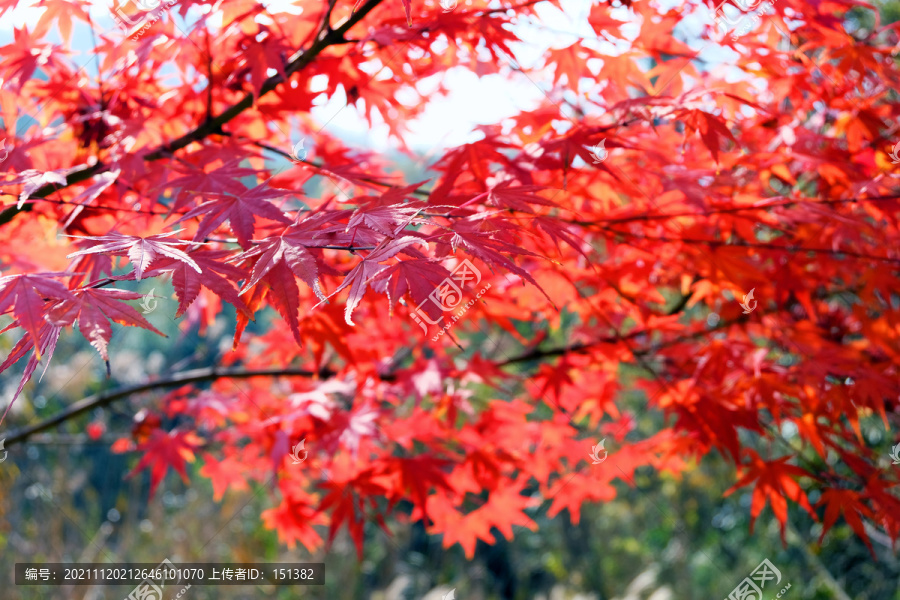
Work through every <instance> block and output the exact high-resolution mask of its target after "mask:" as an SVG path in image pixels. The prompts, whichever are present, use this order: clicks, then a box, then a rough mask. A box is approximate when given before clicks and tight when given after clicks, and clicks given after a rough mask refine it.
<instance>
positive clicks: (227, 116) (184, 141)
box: [0, 0, 382, 227]
mask: <svg viewBox="0 0 900 600" xmlns="http://www.w3.org/2000/svg"><path fill="white" fill-rule="evenodd" d="M381 1H382V0H369V1H368V2H366V3H365V4H364V5H363V6H362V7H361V8H360V9H359V10H358V11H356V12H355V13H353V14H352V15H351V16H350V18H349V19H347V20H346V21H344V23H342V24H341V26H340V27H338V28H337V29H331V28H330V26H328V22H327V19H326V21H325V23H324V24H323V26H322V28H321V30H320V33H321V34H322V35H316V38H315V40H314V41H313V43H312V45H311V46H310V47H309V48H308V49H306V50H300V51H298V52H297V53H296V54H295V55H294V56H293V58H291V60H290V61H288V64H287V65H285V68H284V73H285V75H286V76H287V77H286V78H282V76H281V74H280V73H276V74H275V75H273V76H271V77H269V78H268V79H267V80H266V81H265V83H264V84H263V86H262V88H260V90H259V94H258V95H257V97H256V98H257V99H258V98H261V97H262V96H264V95H265V94H267V93H269V92H271V91H272V90H274V89H275V88H276V87H277V86H278V84H280V83H282V82H283V81H285V80H286V79H287V78H290V76H291V75H293V74H294V73H296V72H297V71H299V70H301V69H303V68H304V67H306V66H307V65H308V64H310V63H311V62H312V61H313V59H315V58H316V56H318V55H319V54H320V53H321V52H322V51H323V50H324V49H325V48H327V47H328V46H331V45H337V44H338V42H342V41H343V40H344V33H346V32H347V31H348V30H349V29H350V28H351V27H353V26H354V25H355V24H356V23H358V22H359V21H361V20H362V19H363V18H364V17H365V16H366V15H367V14H369V13H370V12H371V11H372V10H373V9H374V8H375V7H376V6H378V5H379V4H380V3H381ZM209 84H210V85H212V81H210V82H209ZM253 104H254V94H253V93H252V92H248V93H247V95H245V96H244V98H243V99H242V100H241V101H240V102H238V103H237V104H234V105H232V106H231V107H229V108H228V109H227V110H225V112H223V113H221V114H219V115H218V116H216V117H212V118H210V117H211V115H209V114H207V115H206V117H205V118H204V119H203V122H202V123H201V124H200V125H199V126H197V127H196V128H195V129H193V130H192V131H189V132H188V133H186V134H184V135H183V136H181V137H180V138H178V139H176V140H174V141H172V142H169V143H168V144H164V145H163V146H161V147H159V148H157V149H156V150H154V151H153V152H150V153H148V154H145V155H144V160H146V161H153V160H159V159H161V158H166V157H168V156H170V155H171V154H172V153H174V152H176V151H177V150H181V149H182V148H185V147H186V146H188V145H189V144H191V143H193V142H198V141H200V140H202V139H203V138H205V137H207V136H208V135H210V134H214V133H218V132H219V131H221V127H222V125H224V124H225V123H228V122H229V121H231V120H232V119H234V118H235V117H237V116H238V115H240V114H241V113H242V112H244V111H245V110H247V109H248V108H250V107H251V106H253ZM107 170H108V167H107V166H106V165H104V164H103V163H101V162H99V161H98V162H97V163H95V164H94V165H91V166H90V167H86V168H84V169H81V170H78V171H74V172H73V173H70V174H69V175H67V176H66V184H65V185H62V186H59V185H56V184H47V185H45V186H42V187H40V188H38V189H37V190H35V191H34V192H32V193H31V195H29V197H28V198H27V199H33V198H43V197H45V196H47V195H48V194H50V193H51V192H53V191H54V190H58V189H64V188H66V187H69V186H70V185H73V184H76V183H80V182H82V181H85V180H87V179H90V178H91V177H93V176H94V175H97V174H98V173H103V172H105V171H107ZM31 206H32V205H31V204H25V205H24V206H22V208H18V207H16V206H11V207H9V208H7V209H6V210H4V211H2V212H0V227H2V226H3V225H5V224H6V223H9V222H10V221H12V220H13V219H14V218H15V216H16V215H17V214H19V213H20V212H27V211H30V210H31Z"/></svg>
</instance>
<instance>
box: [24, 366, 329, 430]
mask: <svg viewBox="0 0 900 600" xmlns="http://www.w3.org/2000/svg"><path fill="white" fill-rule="evenodd" d="M333 375H334V372H333V371H331V370H329V369H322V370H320V371H319V372H318V373H317V372H315V371H309V370H306V369H257V370H243V369H241V370H228V369H222V368H220V367H209V368H205V369H193V370H191V371H184V372H182V373H178V374H177V375H173V376H172V377H170V378H168V379H157V380H156V381H148V382H147V383H142V384H139V385H132V386H128V387H123V388H119V389H118V390H115V391H112V392H103V393H100V394H94V395H93V396H88V397H87V398H84V399H83V400H81V401H79V402H76V403H75V404H72V405H71V406H69V407H68V408H67V409H66V410H64V411H62V412H60V413H58V414H56V415H54V416H52V417H50V418H49V419H47V420H45V421H41V422H40V423H37V424H36V425H31V426H29V427H25V428H23V429H19V430H17V431H14V432H13V433H11V434H10V435H9V436H7V437H6V445H7V446H9V445H12V444H16V443H19V442H22V441H24V440H25V439H27V438H28V437H29V436H32V435H34V434H35V433H39V432H41V431H46V430H47V429H50V428H51V427H55V426H56V425H59V424H60V423H63V422H65V421H67V420H69V419H71V418H72V417H75V416H78V415H80V414H82V413H85V412H87V411H90V410H93V409H95V408H99V407H101V406H106V405H107V404H111V403H112V402H115V401H116V400H119V399H120V398H125V397H127V396H131V395H132V394H140V393H143V392H149V391H150V390H155V389H158V388H165V387H176V386H179V385H186V384H189V383H200V382H203V381H214V380H216V379H222V378H229V379H247V378H250V377H319V378H321V379H327V378H329V377H332V376H333Z"/></svg>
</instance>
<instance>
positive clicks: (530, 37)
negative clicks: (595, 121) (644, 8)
mask: <svg viewBox="0 0 900 600" xmlns="http://www.w3.org/2000/svg"><path fill="white" fill-rule="evenodd" d="M144 1H146V2H154V1H157V0H144ZM395 1H399V0H395ZM413 1H415V0H413ZM36 2H37V0H23V1H22V2H21V3H20V4H19V6H18V7H17V8H16V9H15V10H14V11H12V12H8V13H6V14H5V15H3V17H0V43H2V44H6V43H9V42H10V41H11V40H12V27H13V25H16V26H18V27H21V26H22V24H24V23H34V22H36V20H37V18H38V17H39V14H40V13H41V12H42V11H43V10H45V9H43V8H36V7H35V6H34V5H35V4H36ZM591 2H592V0H562V6H563V10H562V11H560V10H559V9H557V8H556V7H555V6H553V5H551V4H550V3H547V2H544V3H540V4H538V5H536V10H537V12H538V18H539V20H540V24H539V25H538V24H536V23H534V22H533V21H532V20H531V19H527V20H526V21H525V22H523V23H522V24H521V25H520V26H519V27H518V28H517V29H516V33H517V35H518V36H519V37H520V38H521V39H523V43H521V44H517V45H516V46H515V47H514V48H515V51H516V53H517V57H518V59H519V60H520V62H521V63H522V65H523V66H525V67H531V66H533V65H541V63H540V62H539V61H541V60H542V58H541V57H542V55H543V53H544V51H545V50H546V49H547V48H564V47H566V46H569V45H571V44H572V43H574V42H575V41H577V39H578V37H577V36H584V37H585V38H587V39H588V40H591V41H588V42H585V45H588V46H591V47H593V48H595V49H597V50H599V51H600V52H601V53H604V54H617V53H619V52H620V51H621V50H622V49H624V47H625V44H624V43H622V44H620V48H619V49H617V48H616V46H615V45H613V44H612V43H610V42H608V41H605V40H599V39H597V36H596V34H595V33H594V31H593V30H592V29H591V27H590V25H589V23H588V22H587V15H588V13H589V11H590V6H591ZM680 2H681V0H657V4H659V5H661V6H663V7H665V8H671V7H674V6H676V5H678V4H679V3H680ZM265 4H266V6H267V7H268V8H269V9H270V10H271V11H273V12H275V11H280V10H285V9H287V8H289V9H290V10H291V11H296V10H297V9H296V7H292V6H290V5H289V4H288V3H287V2H285V1H284V0H274V1H268V2H265ZM464 7H465V3H464V0H460V1H459V6H458V7H457V9H462V8H464ZM619 10H620V14H618V15H615V14H614V16H615V17H617V18H620V19H622V20H627V19H628V15H629V12H628V11H627V9H624V8H623V9H619ZM173 12H174V11H173ZM90 13H91V18H92V19H93V20H94V22H95V23H96V25H97V27H98V28H100V29H102V30H105V31H109V30H115V29H116V28H117V25H116V23H115V21H114V20H113V18H112V14H111V12H110V8H109V4H107V3H106V2H105V1H103V0H97V1H95V2H92V3H91V9H90ZM170 16H171V14H170ZM196 16H197V15H193V18H196ZM167 18H169V17H167ZM191 19H192V16H191V15H190V14H189V16H188V20H189V21H190V20H191ZM178 20H180V18H179V19H178ZM176 22H177V21H176ZM180 25H181V26H182V29H185V30H186V26H185V25H184V24H183V23H181V24H180ZM682 26H684V29H685V34H686V36H687V37H688V38H689V39H690V38H694V39H696V35H697V34H699V33H700V30H701V28H702V22H701V20H700V19H699V18H688V19H686V20H685V22H684V23H683V24H682ZM637 31H638V27H637V24H629V25H626V26H624V27H623V28H622V33H623V34H624V35H625V36H626V37H627V38H629V39H631V38H633V37H634V36H635V35H636V34H637ZM576 34H577V35H576ZM73 37H74V42H73V49H75V50H77V51H79V52H80V54H77V55H76V57H75V59H74V60H75V61H76V64H83V63H89V62H90V61H89V51H90V48H91V47H92V44H93V42H92V36H91V34H90V30H89V29H88V27H87V26H86V25H84V24H82V23H80V22H78V21H76V28H75V33H74V35H73ZM697 47H698V48H699V47H700V46H699V44H697ZM716 51H717V52H718V54H717V55H713V54H710V53H708V52H707V53H705V54H702V55H701V58H703V59H704V60H706V61H707V62H708V63H711V64H715V63H717V62H718V63H721V62H722V61H727V59H728V56H727V55H726V54H724V53H727V52H730V51H723V50H722V49H721V48H717V49H716ZM78 61H81V62H80V63H79V62H78ZM592 63H596V64H592V65H591V66H592V68H594V69H595V71H596V72H597V73H600V71H601V68H600V65H601V63H600V61H592ZM85 68H86V69H87V70H90V69H93V68H94V65H93V64H88V66H87V67H85ZM272 73H274V70H273V71H272ZM548 74H549V70H548ZM441 76H442V77H444V81H445V85H446V87H447V88H448V89H449V90H450V93H449V94H448V95H447V96H445V97H437V98H432V97H429V102H428V104H427V107H426V109H425V111H424V113H423V114H422V115H421V116H420V117H419V118H417V119H415V120H412V121H409V122H408V123H407V126H408V129H409V133H408V134H407V135H406V136H405V138H406V140H407V143H408V144H409V145H410V147H411V148H413V149H414V150H416V151H418V152H420V153H425V154H429V153H432V152H437V151H439V150H441V149H443V148H449V147H455V146H458V145H460V144H464V143H467V142H471V141H474V140H475V139H477V137H478V136H479V134H478V133H477V132H475V131H474V129H475V127H476V126H478V125H486V124H496V123H501V122H502V121H503V120H504V119H507V118H509V117H511V116H513V115H515V114H517V113H518V112H520V111H521V110H529V109H533V108H535V107H536V106H537V105H538V104H539V102H540V101H541V99H542V97H543V95H544V92H543V91H542V90H541V87H540V86H541V85H543V86H545V87H546V86H547V84H548V83H549V81H550V80H551V79H545V80H543V81H538V82H534V81H532V80H530V79H528V78H527V77H526V76H525V75H523V74H522V73H519V72H514V73H513V74H512V75H511V76H510V75H507V74H500V75H486V76H483V77H480V78H479V77H478V76H476V75H475V74H474V73H472V72H471V71H469V70H468V69H467V68H464V67H458V68H455V69H451V70H450V71H448V72H446V73H445V74H443V75H441ZM420 86H421V87H420V91H421V92H423V93H426V94H427V93H428V91H429V90H430V89H433V88H434V87H435V83H434V82H433V81H428V80H425V81H423V82H421V83H420ZM486 99H487V101H486ZM319 100H322V101H321V102H320V103H319V105H318V106H316V107H315V108H314V109H313V111H312V115H313V117H314V119H315V121H316V122H318V123H327V125H326V127H327V132H328V133H330V134H331V135H334V136H336V137H340V138H342V139H347V140H352V141H353V143H354V145H363V146H369V147H372V148H379V149H385V148H390V147H396V146H397V144H396V141H394V140H391V139H390V138H389V135H388V128H387V126H386V125H384V124H383V123H376V124H374V126H370V125H369V123H368V121H366V120H365V119H364V118H362V117H361V116H360V114H359V113H358V112H357V111H355V110H347V109H344V107H345V103H346V98H345V96H344V95H343V93H337V94H335V95H333V96H332V97H331V98H329V99H327V101H326V99H324V98H320V99H319ZM591 110H597V109H596V108H593V109H591ZM561 121H562V120H561ZM561 125H562V126H565V125H564V123H561Z"/></svg>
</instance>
